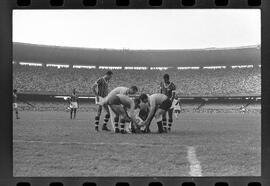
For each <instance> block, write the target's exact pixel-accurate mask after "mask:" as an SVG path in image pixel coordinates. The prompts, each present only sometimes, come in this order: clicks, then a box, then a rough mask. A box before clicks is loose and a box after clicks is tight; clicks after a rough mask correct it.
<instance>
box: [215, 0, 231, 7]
mask: <svg viewBox="0 0 270 186" xmlns="http://www.w3.org/2000/svg"><path fill="white" fill-rule="evenodd" d="M215 5H216V6H228V5H229V0H215Z"/></svg>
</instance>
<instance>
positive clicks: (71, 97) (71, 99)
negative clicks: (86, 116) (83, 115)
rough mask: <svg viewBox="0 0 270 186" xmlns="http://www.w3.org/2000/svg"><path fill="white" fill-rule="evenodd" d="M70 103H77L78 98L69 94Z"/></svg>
mask: <svg viewBox="0 0 270 186" xmlns="http://www.w3.org/2000/svg"><path fill="white" fill-rule="evenodd" d="M70 101H71V102H78V96H77V95H76V94H71V96H70Z"/></svg>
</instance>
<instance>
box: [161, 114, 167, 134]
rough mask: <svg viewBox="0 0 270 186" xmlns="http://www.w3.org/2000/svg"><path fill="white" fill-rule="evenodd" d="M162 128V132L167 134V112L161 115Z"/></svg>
mask: <svg viewBox="0 0 270 186" xmlns="http://www.w3.org/2000/svg"><path fill="white" fill-rule="evenodd" d="M162 126H163V131H164V132H167V112H165V113H164V114H163V115H162Z"/></svg>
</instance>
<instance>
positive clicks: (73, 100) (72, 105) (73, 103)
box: [69, 88, 78, 119]
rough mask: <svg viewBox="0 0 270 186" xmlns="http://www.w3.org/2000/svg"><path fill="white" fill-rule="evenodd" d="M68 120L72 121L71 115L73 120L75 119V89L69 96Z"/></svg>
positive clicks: (76, 98)
mask: <svg viewBox="0 0 270 186" xmlns="http://www.w3.org/2000/svg"><path fill="white" fill-rule="evenodd" d="M69 107H70V119H72V114H73V113H74V114H73V119H75V118H76V113H77V109H78V96H77V94H76V89H75V88H74V89H73V92H72V94H71V96H70V106H69Z"/></svg>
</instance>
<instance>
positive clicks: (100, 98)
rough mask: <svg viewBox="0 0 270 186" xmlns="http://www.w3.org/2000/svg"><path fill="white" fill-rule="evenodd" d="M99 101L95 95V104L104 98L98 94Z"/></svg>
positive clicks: (98, 103)
mask: <svg viewBox="0 0 270 186" xmlns="http://www.w3.org/2000/svg"><path fill="white" fill-rule="evenodd" d="M98 99H99V101H98V100H97V97H95V104H96V105H100V103H101V102H102V101H103V100H104V99H105V98H103V97H100V96H98Z"/></svg>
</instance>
